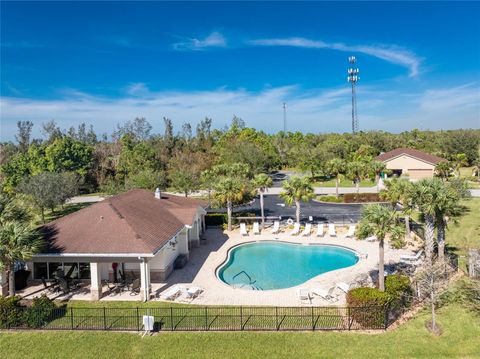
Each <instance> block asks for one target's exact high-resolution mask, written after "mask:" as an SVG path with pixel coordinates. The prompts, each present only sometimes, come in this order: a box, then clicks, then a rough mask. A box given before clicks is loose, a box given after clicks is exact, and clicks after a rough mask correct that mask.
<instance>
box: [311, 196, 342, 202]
mask: <svg viewBox="0 0 480 359" xmlns="http://www.w3.org/2000/svg"><path fill="white" fill-rule="evenodd" d="M316 199H317V201H321V202H331V203H342V202H343V198H342V197H341V196H340V197H338V198H337V197H336V196H325V195H322V196H317V198H316Z"/></svg>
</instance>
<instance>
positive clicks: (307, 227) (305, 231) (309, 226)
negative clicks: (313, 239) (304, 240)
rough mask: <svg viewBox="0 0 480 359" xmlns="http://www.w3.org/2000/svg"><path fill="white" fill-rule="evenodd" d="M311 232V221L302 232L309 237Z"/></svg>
mask: <svg viewBox="0 0 480 359" xmlns="http://www.w3.org/2000/svg"><path fill="white" fill-rule="evenodd" d="M311 232H312V224H311V223H307V224H305V229H304V230H303V232H302V236H303V237H307V236H309V235H310V233H311Z"/></svg>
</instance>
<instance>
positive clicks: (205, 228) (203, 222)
mask: <svg viewBox="0 0 480 359" xmlns="http://www.w3.org/2000/svg"><path fill="white" fill-rule="evenodd" d="M202 227H203V232H205V231H206V230H207V225H206V224H205V215H204V214H202Z"/></svg>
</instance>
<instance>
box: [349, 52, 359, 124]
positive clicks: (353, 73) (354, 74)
mask: <svg viewBox="0 0 480 359" xmlns="http://www.w3.org/2000/svg"><path fill="white" fill-rule="evenodd" d="M348 62H349V63H350V65H351V67H350V68H349V69H348V77H347V80H348V82H350V83H351V84H352V132H353V133H357V132H358V117H357V92H356V89H355V86H356V84H357V82H358V80H360V77H359V76H358V74H359V72H360V70H359V69H358V67H355V63H356V62H357V58H356V57H355V56H350V57H349V58H348Z"/></svg>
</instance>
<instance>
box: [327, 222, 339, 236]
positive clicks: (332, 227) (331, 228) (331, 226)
mask: <svg viewBox="0 0 480 359" xmlns="http://www.w3.org/2000/svg"><path fill="white" fill-rule="evenodd" d="M328 235H329V236H330V237H336V236H337V232H335V224H333V223H329V224H328Z"/></svg>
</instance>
